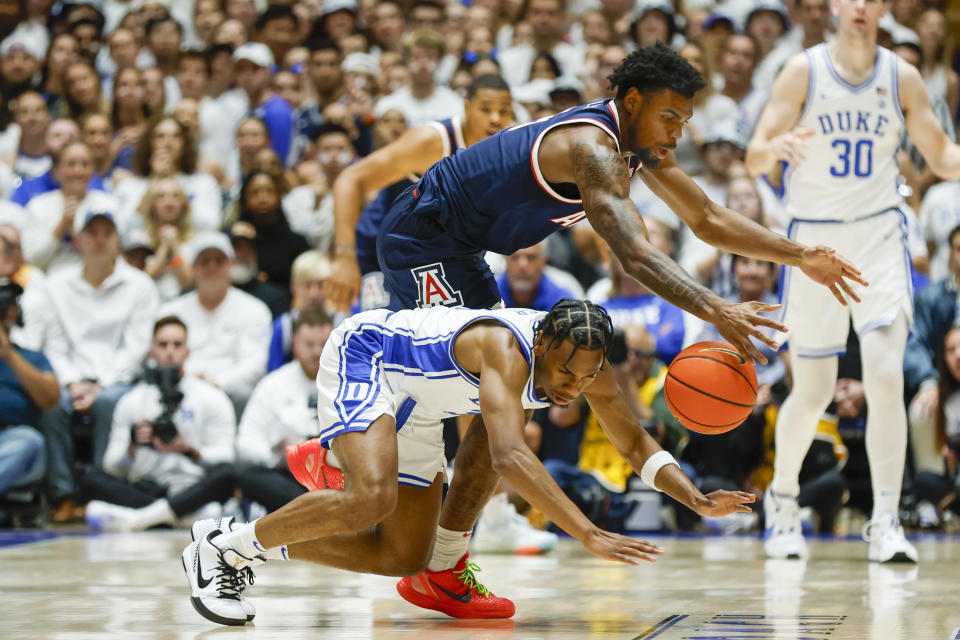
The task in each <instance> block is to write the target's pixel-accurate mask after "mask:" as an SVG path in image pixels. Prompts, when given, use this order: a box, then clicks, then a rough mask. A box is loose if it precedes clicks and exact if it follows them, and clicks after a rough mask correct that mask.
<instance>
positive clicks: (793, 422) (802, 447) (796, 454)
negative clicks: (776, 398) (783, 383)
mask: <svg viewBox="0 0 960 640" xmlns="http://www.w3.org/2000/svg"><path fill="white" fill-rule="evenodd" d="M790 364H791V368H792V369H793V390H792V391H791V392H790V395H789V396H787V399H786V401H784V403H783V406H782V407H780V414H779V415H778V416H777V431H776V445H775V448H776V458H775V460H774V463H773V481H772V482H771V484H770V488H771V490H772V491H773V492H774V493H777V494H780V495H784V496H792V497H794V498H796V497H797V496H799V495H800V480H799V477H800V467H801V466H802V465H803V459H804V458H805V457H806V455H807V451H808V450H809V449H810V443H812V442H813V436H814V434H815V433H816V432H817V423H818V422H819V421H820V418H821V417H823V412H824V411H826V409H827V406H828V405H829V404H830V401H831V400H833V388H834V383H835V382H836V379H837V357H836V356H833V357H829V358H801V357H799V356H797V355H796V354H795V353H794V352H793V351H791V352H790Z"/></svg>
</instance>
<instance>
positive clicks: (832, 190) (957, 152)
mask: <svg viewBox="0 0 960 640" xmlns="http://www.w3.org/2000/svg"><path fill="white" fill-rule="evenodd" d="M832 10H833V13H834V15H836V16H837V18H838V19H839V29H838V31H837V37H836V38H835V39H834V40H833V41H832V42H831V43H830V44H821V45H818V46H816V47H813V48H812V49H808V50H806V51H804V52H802V53H799V54H797V55H796V56H794V57H793V58H791V59H790V60H789V61H788V62H787V64H786V65H785V67H784V68H783V70H782V71H781V73H780V75H779V76H778V77H777V80H776V82H775V84H774V87H773V95H772V96H771V98H770V102H769V103H768V104H767V106H766V108H765V110H764V112H763V114H762V115H761V118H760V122H759V123H758V125H757V128H756V132H755V134H754V137H753V140H752V141H751V142H750V146H749V148H748V150H747V167H748V168H749V170H750V171H751V172H752V173H754V174H763V173H771V172H773V171H774V170H779V169H781V168H782V170H783V174H782V183H783V188H784V197H785V198H786V207H787V211H788V213H789V214H790V217H791V222H790V225H789V231H788V236H789V237H790V238H792V239H794V240H797V241H798V242H804V243H817V242H821V241H827V240H829V242H830V243H831V245H832V246H834V247H835V248H836V249H837V250H838V251H840V252H841V253H843V254H844V255H845V256H847V257H848V258H850V259H851V260H853V261H854V262H855V263H856V264H857V266H859V267H860V268H861V269H862V270H863V275H864V277H865V278H866V279H867V280H869V281H870V283H871V284H870V287H869V288H868V289H864V290H862V291H860V290H858V293H859V294H860V296H861V297H862V298H863V300H862V302H861V304H859V305H856V306H854V307H851V308H849V309H845V308H844V307H842V306H841V305H840V304H838V303H837V302H836V301H835V300H832V299H831V296H830V295H829V294H826V295H825V292H824V291H823V290H821V289H820V288H818V287H814V286H810V283H809V282H808V281H807V280H805V279H803V278H796V277H794V274H791V273H790V271H792V270H788V272H787V275H786V280H785V284H784V290H783V291H782V296H783V303H784V309H783V321H784V323H786V324H787V325H788V326H789V327H790V336H789V340H790V361H791V363H792V370H793V391H792V392H791V394H790V396H789V397H788V398H787V400H786V402H785V403H784V405H783V408H782V409H781V411H780V415H779V418H778V421H777V431H776V461H775V464H774V477H773V482H772V484H771V488H770V489H769V490H768V492H767V497H766V505H767V506H766V508H765V513H766V517H767V529H766V544H765V546H766V551H767V554H768V555H770V556H771V557H803V556H805V555H806V553H807V551H806V545H805V542H804V540H803V536H802V535H801V533H800V516H799V513H798V508H797V497H798V495H799V486H798V482H797V478H798V474H799V472H800V465H801V463H802V462H803V458H804V456H805V455H806V452H807V449H808V448H809V447H810V443H811V441H812V440H813V435H814V431H815V430H816V426H817V421H818V420H819V418H820V416H821V415H822V414H823V412H824V411H825V410H826V408H827V405H828V404H829V403H830V401H831V400H832V398H833V390H834V384H835V382H836V379H837V360H838V358H837V356H838V355H839V354H841V353H843V351H844V348H845V345H846V339H847V331H848V327H849V325H850V319H851V317H852V320H853V326H854V329H855V330H856V331H857V334H858V336H859V338H860V351H861V358H862V362H863V386H864V393H865V395H866V401H867V408H868V418H867V430H866V446H867V454H868V457H869V459H870V477H871V480H872V483H873V514H872V518H871V520H870V523H869V524H868V526H867V527H866V528H865V529H864V538H865V539H867V540H869V542H870V548H869V554H868V555H869V558H870V560H872V561H875V562H887V561H912V562H916V561H917V552H916V549H914V548H913V546H912V545H911V544H910V543H909V542H907V540H906V539H905V538H904V536H903V529H902V528H901V527H900V523H899V520H898V517H897V513H898V506H899V501H900V484H901V480H902V478H903V466H904V457H905V453H906V446H907V419H906V412H905V409H904V403H903V352H904V346H905V344H906V339H907V333H908V331H909V326H910V323H911V321H912V315H913V304H912V300H913V295H912V293H913V292H912V291H911V286H910V266H909V256H908V255H907V250H906V247H907V244H906V222H907V221H906V218H905V215H906V214H905V213H904V211H903V209H902V207H903V199H902V198H901V197H900V195H899V193H898V192H897V185H896V181H897V176H898V175H899V168H898V167H897V163H896V160H895V157H894V155H895V153H896V150H897V148H898V146H899V144H900V136H901V133H902V131H903V128H904V127H906V130H907V133H908V134H909V135H910V138H911V139H912V140H913V141H914V143H915V144H916V145H917V148H918V149H920V151H921V152H922V153H923V156H924V158H926V160H927V163H928V164H929V165H930V167H931V168H932V169H933V171H934V173H936V174H937V175H938V176H940V177H942V178H948V179H956V178H960V147H958V146H957V145H956V144H953V143H952V142H951V141H950V140H949V139H948V138H947V136H946V134H944V132H943V129H942V128H941V127H940V124H939V122H938V121H937V118H936V116H935V115H934V114H933V111H932V110H931V108H930V100H929V99H928V97H927V92H926V89H925V88H924V84H923V80H922V78H921V77H920V74H919V73H918V72H917V70H916V69H915V68H914V67H912V66H911V65H909V64H907V63H905V62H904V61H902V60H900V59H899V58H897V56H896V55H894V54H893V53H892V52H890V51H889V50H887V49H883V48H881V47H878V46H877V23H878V21H879V20H880V18H881V17H882V16H883V14H884V13H886V11H887V6H886V4H884V3H883V2H881V1H880V0H834V3H833V8H832Z"/></svg>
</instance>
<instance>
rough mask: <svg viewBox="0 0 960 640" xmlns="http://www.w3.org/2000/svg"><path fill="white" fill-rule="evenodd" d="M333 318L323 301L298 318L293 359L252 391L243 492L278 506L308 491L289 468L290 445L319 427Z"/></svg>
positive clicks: (244, 427) (241, 444) (243, 445)
mask: <svg viewBox="0 0 960 640" xmlns="http://www.w3.org/2000/svg"><path fill="white" fill-rule="evenodd" d="M332 330H333V320H332V319H331V318H330V316H329V315H328V314H327V313H326V312H325V311H324V310H323V309H322V308H320V307H312V308H310V309H306V310H304V311H303V312H301V313H300V314H299V315H298V316H297V319H296V320H295V321H294V323H293V357H294V360H293V362H289V363H287V364H285V365H283V366H282V367H280V368H279V369H277V370H276V371H273V372H272V373H269V374H267V376H266V377H265V378H264V379H263V380H261V381H260V383H259V384H258V385H257V388H256V389H254V390H253V395H251V396H250V402H249V403H247V408H246V410H245V411H244V414H243V419H242V420H241V421H240V429H239V433H238V434H237V464H238V465H239V466H243V467H245V468H244V469H243V470H242V473H240V474H238V476H237V477H238V480H239V482H240V488H241V490H242V491H243V495H244V497H246V498H249V499H250V500H253V501H254V502H258V503H260V504H262V505H263V506H264V507H266V509H267V511H275V510H276V509H279V508H280V507H282V506H283V505H285V504H286V503H288V502H290V501H291V500H293V499H294V498H296V497H297V496H298V495H300V494H301V493H304V488H303V487H302V486H301V485H300V483H298V482H297V481H296V480H294V478H293V476H292V475H291V474H290V471H289V470H288V469H287V460H286V455H285V451H286V448H287V445H290V444H296V443H298V442H302V441H303V440H306V439H308V438H312V437H313V436H315V435H316V434H317V433H319V425H318V424H317V386H316V385H317V383H316V378H317V370H318V369H319V367H320V354H321V353H322V352H323V345H324V344H326V342H327V338H329V337H330V332H331V331H332Z"/></svg>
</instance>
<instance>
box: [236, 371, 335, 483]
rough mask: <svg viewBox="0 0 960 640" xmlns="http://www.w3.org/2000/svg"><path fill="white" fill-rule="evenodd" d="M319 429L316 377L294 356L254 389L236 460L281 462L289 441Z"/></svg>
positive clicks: (271, 464) (242, 423)
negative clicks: (308, 374)
mask: <svg viewBox="0 0 960 640" xmlns="http://www.w3.org/2000/svg"><path fill="white" fill-rule="evenodd" d="M319 433H320V426H319V424H318V423H317V383H316V380H314V379H313V378H308V377H307V375H306V374H305V373H304V372H303V367H301V366H300V363H299V362H297V361H296V360H293V361H292V362H288V363H287V364H285V365H283V366H282V367H280V368H279V369H277V370H276V371H272V372H270V373H268V374H267V375H266V376H265V377H264V378H263V379H262V380H261V381H260V382H259V383H258V384H257V386H256V388H255V389H254V390H253V394H252V395H251V396H250V400H249V401H248V402H247V406H246V408H245V409H244V410H243V418H242V419H241V420H240V428H239V432H238V434H237V462H238V463H239V464H247V465H255V466H260V467H269V468H274V467H278V466H281V465H283V463H284V461H285V460H286V458H285V455H286V453H285V451H286V445H287V444H291V443H294V442H301V441H303V440H307V439H308V438H312V437H314V436H316V435H318V434H319Z"/></svg>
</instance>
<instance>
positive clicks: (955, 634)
mask: <svg viewBox="0 0 960 640" xmlns="http://www.w3.org/2000/svg"><path fill="white" fill-rule="evenodd" d="M947 640H960V627H957V628H956V629H954V630H953V631H951V632H950V637H949V638H947Z"/></svg>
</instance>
